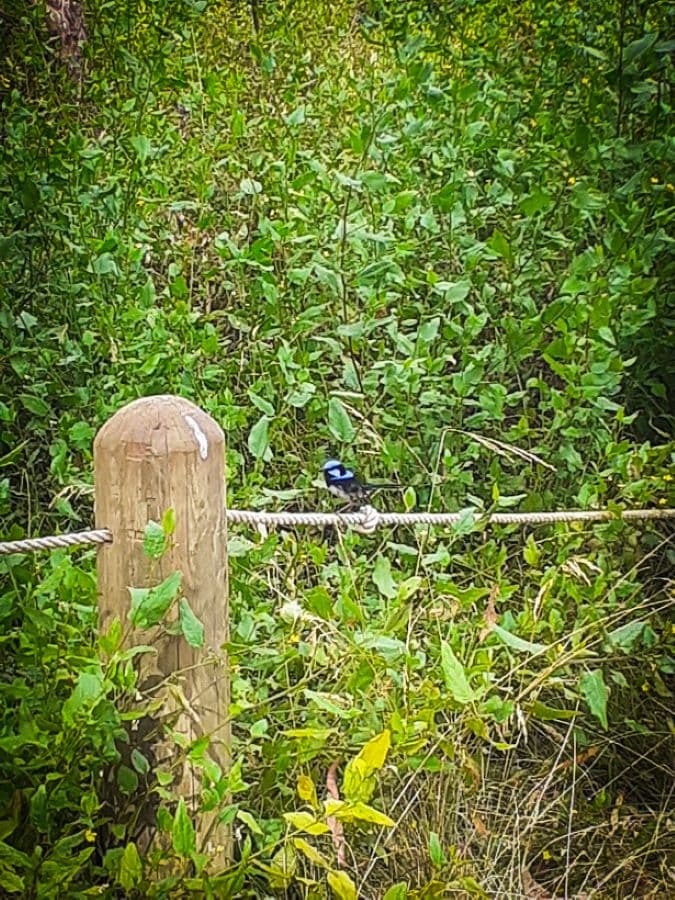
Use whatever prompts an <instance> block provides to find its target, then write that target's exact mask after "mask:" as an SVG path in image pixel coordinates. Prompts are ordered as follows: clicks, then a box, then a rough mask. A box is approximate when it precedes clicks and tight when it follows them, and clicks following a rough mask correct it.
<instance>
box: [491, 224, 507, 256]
mask: <svg viewBox="0 0 675 900" xmlns="http://www.w3.org/2000/svg"><path fill="white" fill-rule="evenodd" d="M487 245H488V247H489V248H490V250H494V252H495V253H496V254H497V256H501V257H502V258H503V259H507V260H510V259H511V245H510V244H509V242H508V241H507V240H506V236H505V235H504V234H502V232H501V231H499V229H498V228H496V229H495V230H494V231H493V232H492V237H491V238H490V240H489V241H488V242H487Z"/></svg>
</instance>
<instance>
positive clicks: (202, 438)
mask: <svg viewBox="0 0 675 900" xmlns="http://www.w3.org/2000/svg"><path fill="white" fill-rule="evenodd" d="M183 418H184V419H185V421H186V422H187V423H188V425H189V426H190V428H191V429H192V433H193V434H194V436H195V438H196V440H197V444H198V445H199V455H200V456H201V458H202V459H206V458H207V456H208V455H209V442H208V440H207V438H206V435H205V434H204V432H203V431H202V430H201V428H200V427H199V425H198V424H197V422H196V421H195V420H194V419H193V418H192V416H183Z"/></svg>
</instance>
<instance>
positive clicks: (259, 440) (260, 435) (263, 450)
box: [247, 416, 270, 459]
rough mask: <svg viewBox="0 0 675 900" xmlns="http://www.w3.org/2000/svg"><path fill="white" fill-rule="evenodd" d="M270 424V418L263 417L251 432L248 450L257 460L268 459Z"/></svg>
mask: <svg viewBox="0 0 675 900" xmlns="http://www.w3.org/2000/svg"><path fill="white" fill-rule="evenodd" d="M269 424H270V420H269V417H268V416H261V417H260V418H259V419H258V421H257V422H256V423H255V425H254V426H253V428H251V430H250V432H249V435H248V441H247V443H248V449H249V450H250V451H251V453H252V454H253V456H255V458H256V459H263V458H266V457H267V453H268V451H269Z"/></svg>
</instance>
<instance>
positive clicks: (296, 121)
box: [284, 106, 306, 126]
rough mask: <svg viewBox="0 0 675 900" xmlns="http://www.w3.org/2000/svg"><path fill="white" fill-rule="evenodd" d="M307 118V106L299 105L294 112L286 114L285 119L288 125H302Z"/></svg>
mask: <svg viewBox="0 0 675 900" xmlns="http://www.w3.org/2000/svg"><path fill="white" fill-rule="evenodd" d="M305 118H306V113H305V107H304V106H298V107H297V108H296V109H294V110H293V112H292V113H290V115H288V116H284V121H285V122H286V124H287V125H291V126H293V125H302V123H303V122H304V121H305Z"/></svg>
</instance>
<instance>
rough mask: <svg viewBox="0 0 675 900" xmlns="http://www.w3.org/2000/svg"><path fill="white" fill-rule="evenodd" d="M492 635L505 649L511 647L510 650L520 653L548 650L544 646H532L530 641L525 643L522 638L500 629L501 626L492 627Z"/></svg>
mask: <svg viewBox="0 0 675 900" xmlns="http://www.w3.org/2000/svg"><path fill="white" fill-rule="evenodd" d="M492 633H493V634H496V635H497V637H498V638H500V640H502V641H503V642H504V643H505V644H506V645H507V647H511V649H512V650H519V651H520V652H521V653H542V652H543V651H544V650H548V647H547V645H546V644H534V643H532V641H526V640H524V638H521V637H518V636H517V635H515V634H511V632H510V631H507V630H506V628H502V627H501V625H493V626H492Z"/></svg>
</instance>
